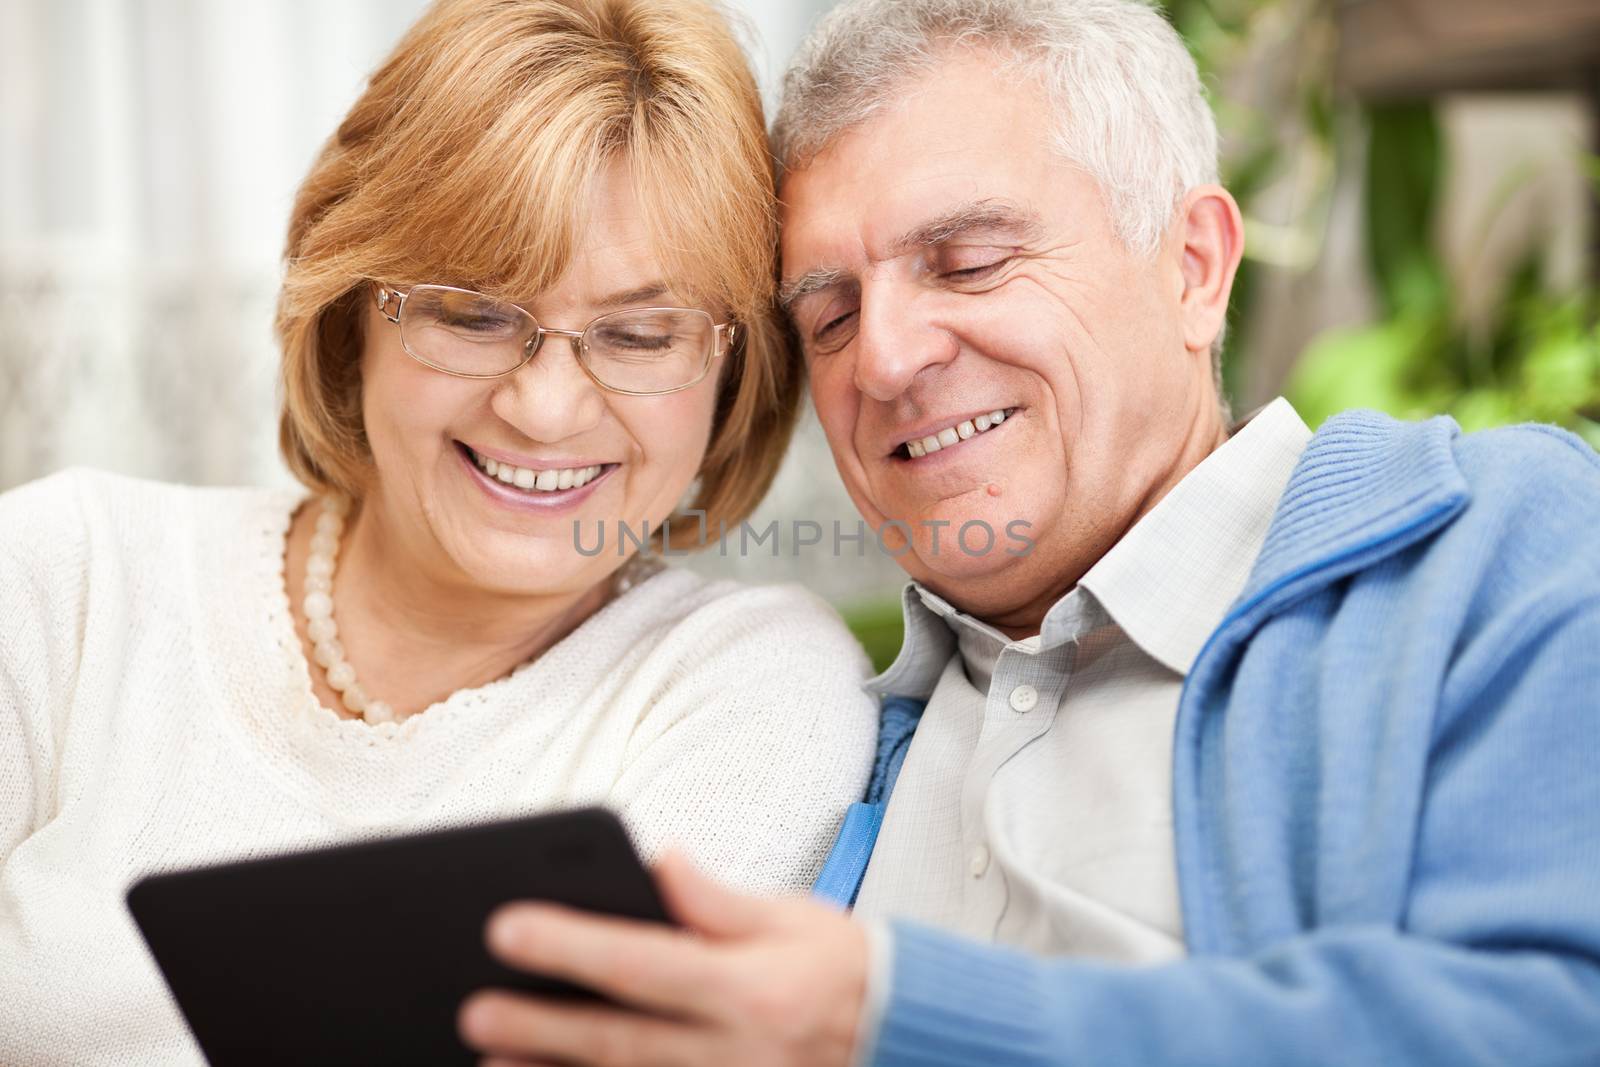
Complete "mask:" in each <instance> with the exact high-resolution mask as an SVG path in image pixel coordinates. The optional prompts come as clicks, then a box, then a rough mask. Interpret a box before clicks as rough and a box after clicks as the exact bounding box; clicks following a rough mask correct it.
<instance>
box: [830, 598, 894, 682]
mask: <svg viewBox="0 0 1600 1067" xmlns="http://www.w3.org/2000/svg"><path fill="white" fill-rule="evenodd" d="M841 614H842V615H843V616H844V622H845V625H846V626H848V627H850V632H851V633H853V634H855V635H856V640H857V641H860V642H861V647H862V648H864V649H866V650H867V658H868V659H870V660H872V669H873V670H875V671H878V672H880V673H881V672H883V671H886V670H888V669H889V664H891V663H893V662H894V657H895V656H896V655H897V654H899V652H900V641H901V638H902V636H903V635H902V632H901V625H902V620H901V612H900V598H899V597H895V598H893V599H887V598H885V599H883V600H872V601H867V602H865V603H860V604H854V605H851V606H850V607H847V608H845V609H843V610H842V612H841Z"/></svg>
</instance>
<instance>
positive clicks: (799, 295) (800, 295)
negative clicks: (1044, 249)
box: [778, 199, 1041, 313]
mask: <svg viewBox="0 0 1600 1067" xmlns="http://www.w3.org/2000/svg"><path fill="white" fill-rule="evenodd" d="M1040 229H1041V226H1040V222H1039V217H1038V216H1037V215H1035V214H1033V213H1032V212H1029V211H1024V210H1023V209H1022V208H1020V207H1018V206H1017V205H1015V204H1013V203H1011V202H1010V201H1007V200H994V199H989V200H974V201H972V202H971V203H968V204H963V205H961V206H960V207H958V208H956V209H955V210H953V211H949V212H946V213H945V214H943V215H940V216H939V217H938V218H936V219H933V220H932V221H930V222H924V223H922V224H920V225H918V226H916V227H914V228H912V229H910V230H907V231H906V232H905V233H903V234H901V235H900V236H899V237H896V238H895V239H894V240H893V241H892V242H890V245H889V258H891V259H893V258H895V257H897V256H903V255H905V254H906V253H907V252H911V251H914V250H916V249H918V248H927V247H930V246H932V245H937V244H942V243H943V242H945V241H949V240H951V239H953V238H956V237H960V236H962V235H963V234H968V233H974V232H986V233H994V234H997V235H1004V236H1007V237H1011V238H1013V239H1015V240H1019V241H1027V240H1031V239H1033V238H1034V237H1036V236H1037V235H1038V233H1039V231H1040ZM847 277H849V272H847V271H844V270H841V269H840V268H838V267H818V268H816V269H815V270H808V271H806V272H805V273H804V274H802V275H800V276H799V277H796V278H790V279H788V280H786V281H784V282H783V283H782V284H781V285H780V286H779V287H778V306H779V307H780V308H782V309H783V311H784V312H785V313H789V312H792V311H793V310H794V305H795V304H797V303H799V302H800V301H801V300H803V299H805V298H806V297H808V296H810V295H811V294H812V293H816V292H820V291H822V290H823V289H827V288H830V287H831V286H834V285H837V284H838V283H839V282H841V281H843V280H844V279H846V278H847Z"/></svg>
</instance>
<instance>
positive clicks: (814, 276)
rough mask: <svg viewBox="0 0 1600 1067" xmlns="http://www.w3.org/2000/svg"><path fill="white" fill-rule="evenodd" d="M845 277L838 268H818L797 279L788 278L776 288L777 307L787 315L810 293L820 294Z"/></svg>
mask: <svg viewBox="0 0 1600 1067" xmlns="http://www.w3.org/2000/svg"><path fill="white" fill-rule="evenodd" d="M845 276H846V275H845V272H844V271H843V270H841V269H839V268H838V267H818V268H816V269H815V270H808V271H806V272H805V273H804V274H802V275H800V276H799V277H798V278H790V279H788V280H787V281H785V282H783V284H781V285H779V286H778V307H780V308H781V309H783V312H784V314H788V313H789V312H791V311H793V310H794V306H795V304H797V303H799V302H800V301H801V300H803V299H805V298H806V297H808V296H810V295H811V294H812V293H817V292H821V291H822V290H824V289H826V288H828V287H829V286H832V285H836V284H838V283H839V282H840V281H843V280H844V278H845Z"/></svg>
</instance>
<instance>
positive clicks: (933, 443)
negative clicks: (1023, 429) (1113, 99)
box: [906, 408, 1016, 459]
mask: <svg viewBox="0 0 1600 1067" xmlns="http://www.w3.org/2000/svg"><path fill="white" fill-rule="evenodd" d="M1014 411H1016V408H1011V409H1010V410H1009V411H1006V410H1002V411H991V412H989V414H987V415H979V416H978V417H977V418H975V419H968V420H967V421H965V422H958V423H956V424H955V425H954V426H947V427H945V428H944V429H942V430H940V431H939V432H938V433H933V434H929V435H928V436H927V437H922V438H918V439H917V440H915V441H907V442H906V452H907V453H909V454H910V456H911V458H912V459H921V458H922V457H923V456H926V455H929V454H930V453H933V452H937V451H939V450H940V449H941V448H949V447H950V446H951V445H953V444H956V443H958V442H960V441H965V440H966V439H967V438H969V437H976V436H977V435H978V434H980V433H983V432H984V431H985V430H988V429H990V428H991V427H994V426H999V425H1000V424H1001V423H1002V422H1005V421H1006V416H1008V415H1010V414H1011V413H1012V412H1014Z"/></svg>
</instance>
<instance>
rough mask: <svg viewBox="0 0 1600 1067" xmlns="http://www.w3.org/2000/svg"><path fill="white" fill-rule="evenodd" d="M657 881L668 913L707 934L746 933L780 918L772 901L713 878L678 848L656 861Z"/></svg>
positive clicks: (773, 923)
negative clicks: (701, 871)
mask: <svg viewBox="0 0 1600 1067" xmlns="http://www.w3.org/2000/svg"><path fill="white" fill-rule="evenodd" d="M656 885H657V886H658V887H659V888H660V890H661V897H662V901H663V903H665V904H666V906H667V914H669V915H671V916H672V917H673V918H674V919H677V920H678V921H679V922H681V923H682V924H683V925H685V926H687V927H688V928H689V929H691V930H693V931H695V932H696V933H700V934H704V935H706V936H707V937H711V938H729V937H748V936H749V935H751V934H755V933H759V932H761V931H763V930H770V929H772V928H773V927H774V926H776V925H778V923H779V920H780V914H781V913H780V911H779V909H778V908H776V907H775V906H774V903H773V902H772V901H769V900H762V899H761V898H760V897H751V896H746V895H744V894H743V893H737V892H734V891H733V890H732V889H729V888H727V887H726V886H723V885H721V884H720V883H718V882H714V881H712V880H711V879H710V878H707V877H706V876H705V875H703V874H701V873H700V872H699V871H698V870H696V869H695V866H694V864H692V863H690V862H689V859H688V857H686V856H684V855H683V854H682V853H681V852H668V853H667V854H666V855H664V856H662V857H661V859H660V860H659V861H658V862H657V863H656Z"/></svg>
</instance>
